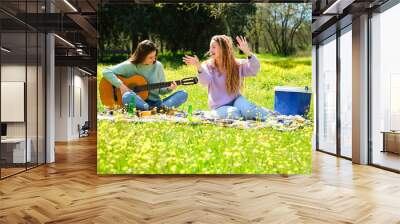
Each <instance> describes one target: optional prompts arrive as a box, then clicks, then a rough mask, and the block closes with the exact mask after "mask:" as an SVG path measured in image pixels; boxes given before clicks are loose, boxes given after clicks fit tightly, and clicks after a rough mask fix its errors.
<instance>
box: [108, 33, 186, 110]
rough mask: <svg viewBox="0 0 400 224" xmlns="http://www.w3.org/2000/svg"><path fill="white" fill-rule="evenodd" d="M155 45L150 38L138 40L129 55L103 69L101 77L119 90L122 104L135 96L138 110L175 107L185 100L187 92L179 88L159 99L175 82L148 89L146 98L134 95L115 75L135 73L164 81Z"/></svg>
mask: <svg viewBox="0 0 400 224" xmlns="http://www.w3.org/2000/svg"><path fill="white" fill-rule="evenodd" d="M156 57H157V47H156V45H155V44H154V43H153V42H152V41H150V40H144V41H142V42H140V43H139V44H138V46H137V48H136V50H135V52H134V53H133V54H132V55H131V57H130V58H129V59H128V60H126V61H124V62H122V63H120V64H117V65H115V66H113V67H108V68H104V69H103V77H104V78H106V79H107V80H108V81H109V82H110V83H111V84H112V85H113V86H115V87H117V88H119V89H120V90H121V95H122V103H123V104H124V105H126V104H128V103H129V102H130V101H131V98H132V97H135V102H136V108H138V109H139V110H149V109H150V108H152V107H161V106H165V107H168V108H177V107H179V106H180V105H182V104H183V103H184V102H186V100H187V98H188V94H187V93H186V92H185V91H183V90H179V91H176V92H175V93H173V94H171V95H169V96H168V97H166V98H164V99H162V100H161V97H160V95H165V94H168V93H171V92H172V91H173V90H175V89H176V87H177V85H176V83H175V82H173V83H172V84H171V86H169V87H166V88H160V89H155V90H150V91H149V97H148V99H146V100H143V99H142V98H140V96H138V95H136V93H134V92H133V91H132V90H131V89H129V87H127V86H126V85H125V84H124V83H123V82H122V81H121V80H120V79H118V77H117V76H116V75H120V76H124V77H127V78H128V77H130V76H132V75H135V74H139V75H141V76H143V77H144V78H145V79H146V81H147V82H148V83H149V84H151V83H159V82H165V75H164V68H163V65H162V64H161V62H159V61H157V60H156Z"/></svg>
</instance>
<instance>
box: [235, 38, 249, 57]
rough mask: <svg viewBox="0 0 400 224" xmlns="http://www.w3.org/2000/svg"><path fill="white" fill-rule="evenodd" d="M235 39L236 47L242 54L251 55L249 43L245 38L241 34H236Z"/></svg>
mask: <svg viewBox="0 0 400 224" xmlns="http://www.w3.org/2000/svg"><path fill="white" fill-rule="evenodd" d="M236 41H237V42H238V45H237V47H238V48H239V49H240V50H241V51H243V53H244V54H246V55H248V56H249V55H251V51H250V48H249V45H248V44H247V40H246V38H245V37H242V36H236Z"/></svg>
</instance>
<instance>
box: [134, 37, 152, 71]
mask: <svg viewBox="0 0 400 224" xmlns="http://www.w3.org/2000/svg"><path fill="white" fill-rule="evenodd" d="M153 51H155V52H156V55H157V52H158V50H157V46H156V44H155V43H153V42H152V41H150V40H144V41H142V42H140V43H139V44H138V46H137V47H136V50H135V52H133V54H132V55H131V56H130V57H129V61H130V62H131V63H132V64H135V65H137V64H140V63H142V62H143V61H144V59H146V56H147V55H148V54H150V53H151V52H153Z"/></svg>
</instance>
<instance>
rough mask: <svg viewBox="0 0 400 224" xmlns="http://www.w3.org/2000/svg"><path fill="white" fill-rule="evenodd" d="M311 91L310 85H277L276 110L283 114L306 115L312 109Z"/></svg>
mask: <svg viewBox="0 0 400 224" xmlns="http://www.w3.org/2000/svg"><path fill="white" fill-rule="evenodd" d="M310 101H311V91H310V90H309V89H308V87H290V86H277V87H275V102H274V110H275V111H277V112H279V113H281V114H283V115H301V116H306V115H307V113H308V111H309V110H310Z"/></svg>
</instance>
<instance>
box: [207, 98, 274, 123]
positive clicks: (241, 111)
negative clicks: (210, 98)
mask: <svg viewBox="0 0 400 224" xmlns="http://www.w3.org/2000/svg"><path fill="white" fill-rule="evenodd" d="M213 113H214V114H216V115H217V116H218V117H219V118H230V119H240V118H243V119H244V120H261V121H265V120H266V119H267V117H268V116H270V115H271V114H273V112H272V111H271V110H268V109H267V108H264V107H260V106H256V105H254V104H252V103H250V102H249V101H248V100H247V99H246V98H244V96H242V95H240V96H238V97H237V98H236V99H234V100H233V101H232V102H230V103H228V104H226V105H224V106H221V107H218V108H217V109H215V110H213Z"/></svg>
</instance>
